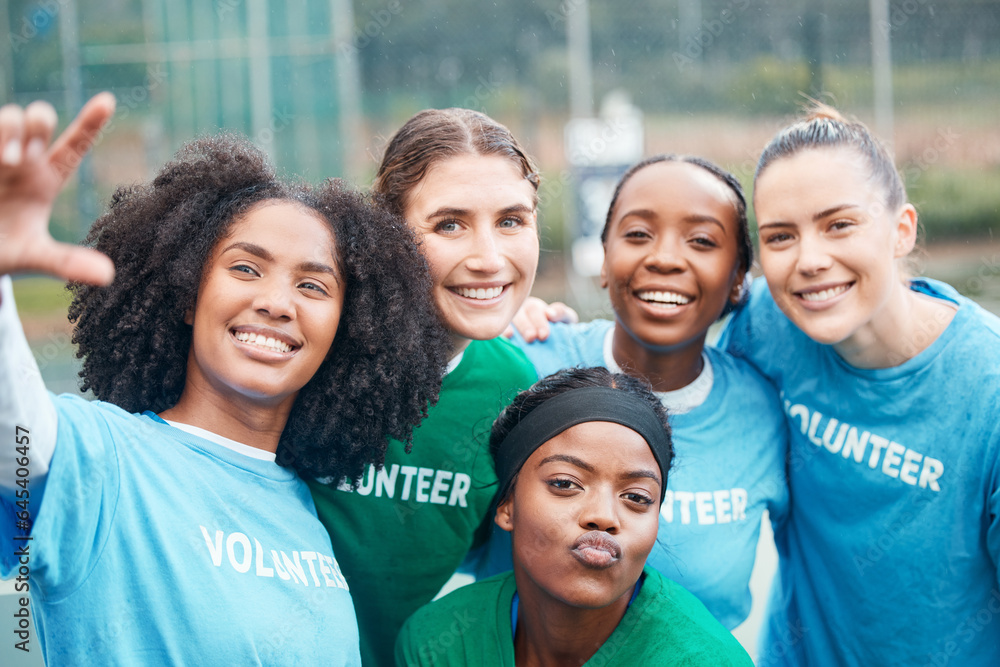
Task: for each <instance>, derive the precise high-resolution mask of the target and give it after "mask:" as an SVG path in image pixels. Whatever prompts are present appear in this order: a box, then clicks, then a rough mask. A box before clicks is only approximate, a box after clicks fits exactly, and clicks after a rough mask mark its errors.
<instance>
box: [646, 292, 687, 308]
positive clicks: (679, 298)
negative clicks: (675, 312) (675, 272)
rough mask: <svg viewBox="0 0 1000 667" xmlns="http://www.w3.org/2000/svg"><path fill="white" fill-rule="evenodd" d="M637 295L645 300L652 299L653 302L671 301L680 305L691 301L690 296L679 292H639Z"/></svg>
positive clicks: (670, 302)
mask: <svg viewBox="0 0 1000 667" xmlns="http://www.w3.org/2000/svg"><path fill="white" fill-rule="evenodd" d="M637 296H638V297H639V298H640V299H642V300H643V301H650V302H653V303H669V304H674V305H678V306H683V305H684V304H687V303H691V299H690V297H686V296H684V295H683V294H677V293H675V292H639V293H638V294H637Z"/></svg>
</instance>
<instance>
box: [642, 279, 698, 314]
mask: <svg viewBox="0 0 1000 667" xmlns="http://www.w3.org/2000/svg"><path fill="white" fill-rule="evenodd" d="M631 292H632V296H633V297H635V299H636V300H638V301H639V302H640V303H641V306H642V308H643V310H644V311H645V312H647V313H649V314H650V315H652V316H653V317H673V316H675V315H678V314H680V313H681V312H684V311H685V310H688V309H689V307H690V306H691V304H692V303H693V302H694V300H695V298H694V296H693V295H691V294H689V293H688V292H686V291H683V290H679V289H677V288H671V287H666V286H648V287H647V286H643V287H638V288H632V290H631Z"/></svg>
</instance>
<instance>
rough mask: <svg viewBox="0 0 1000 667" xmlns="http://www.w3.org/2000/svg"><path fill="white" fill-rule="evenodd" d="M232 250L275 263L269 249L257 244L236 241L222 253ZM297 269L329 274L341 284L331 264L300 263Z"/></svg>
mask: <svg viewBox="0 0 1000 667" xmlns="http://www.w3.org/2000/svg"><path fill="white" fill-rule="evenodd" d="M230 250H243V251H244V252H248V253H250V254H251V255H253V256H255V257H260V258H261V259H262V260H264V261H265V262H273V261H274V255H272V254H271V252H270V251H269V250H268V249H267V248H264V247H263V246H259V245H257V244H256V243H247V242H246V241H236V242H235V243H231V244H229V245H227V246H226V247H225V248H223V249H222V253H226V252H229V251H230ZM222 253H219V254H222ZM296 268H298V270H299V271H304V272H306V273H329V274H330V275H331V276H333V277H334V278H335V279H336V280H337V281H338V282H340V277H339V276H338V275H337V271H336V269H334V268H333V267H332V266H330V265H329V264H324V263H323V262H312V261H307V262H300V263H299V265H298V266H297V267H296Z"/></svg>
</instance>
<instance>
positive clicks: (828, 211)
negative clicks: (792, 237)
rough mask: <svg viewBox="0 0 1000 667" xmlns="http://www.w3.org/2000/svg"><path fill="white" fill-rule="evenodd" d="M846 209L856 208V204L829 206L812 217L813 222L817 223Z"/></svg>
mask: <svg viewBox="0 0 1000 667" xmlns="http://www.w3.org/2000/svg"><path fill="white" fill-rule="evenodd" d="M848 208H857V204H837V205H836V206H831V207H830V208H828V209H826V210H825V211H820V212H819V213H817V214H816V215H814V216H813V222H817V221H819V220H822V219H823V218H825V217H827V216H830V215H833V214H834V213H839V212H840V211H843V210H844V209H848Z"/></svg>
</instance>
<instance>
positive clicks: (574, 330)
mask: <svg viewBox="0 0 1000 667" xmlns="http://www.w3.org/2000/svg"><path fill="white" fill-rule="evenodd" d="M614 326H615V325H614V322H610V321H606V320H595V321H593V322H588V323H585V324H553V325H552V333H551V334H550V336H549V338H548V339H547V340H546V341H544V342H541V343H531V344H526V343H524V340H523V339H522V338H521V337H520V336H517V335H516V336H515V338H514V341H515V342H516V343H517V344H518V345H519V346H520V347H521V349H522V350H524V353H525V354H526V355H527V357H528V358H529V359H530V360H531V362H532V363H533V364H534V365H535V369H536V370H537V371H538V375H539V377H544V376H546V375H549V374H551V373H554V372H555V371H557V370H560V369H562V368H569V367H573V366H604V367H606V366H607V365H608V363H607V360H606V358H605V341H606V338H607V336H609V335H610V333H611V331H612V330H613V328H614ZM705 355H706V357H707V359H708V361H709V363H710V364H711V366H712V373H713V376H714V378H713V384H712V389H711V391H710V393H709V394H708V397H707V398H706V399H705V401H704V403H702V404H701V405H700V406H698V407H696V408H694V409H693V410H691V411H690V412H686V413H683V414H673V415H670V424H671V428H672V429H673V442H674V453H675V458H674V466H673V468H672V469H671V470H670V473H669V474H668V477H667V492H666V497H665V499H664V501H663V504H662V506H661V508H660V526H659V530H658V533H657V538H656V544H655V546H654V547H653V550H652V552H651V553H650V555H649V558H648V560H647V561H646V562H647V564H648V565H651V566H652V567H654V568H656V570H658V571H659V572H660V573H661V574H663V575H664V576H665V577H667V578H668V579H671V580H673V581H676V582H677V583H679V584H681V585H682V586H684V588H686V589H687V590H689V591H691V592H692V593H693V594H694V595H695V596H696V597H697V598H698V599H699V600H701V602H702V603H703V604H704V605H705V606H706V607H707V608H708V610H709V611H710V612H712V615H713V616H715V618H716V619H717V620H718V621H719V622H720V623H722V624H723V625H724V626H726V627H727V628H730V629H732V628H734V627H736V626H737V625H739V624H740V623H742V622H743V621H744V620H745V619H746V617H747V614H749V613H750V606H751V597H750V588H749V582H750V573H751V571H752V570H753V564H754V558H755V557H756V550H757V540H758V537H759V536H760V523H761V518H762V515H763V513H764V510H768V513H769V515H770V517H771V520H772V522H775V523H780V522H782V521H783V520H784V517H785V514H786V511H787V506H788V488H787V484H786V482H785V472H784V462H785V452H786V448H787V438H788V436H787V429H786V426H785V423H784V419H783V417H782V413H781V408H780V405H779V403H778V399H777V395H776V393H775V391H774V388H773V387H772V386H771V385H770V384H769V383H768V382H767V381H766V380H765V379H764V378H763V377H761V375H760V374H759V373H758V372H757V371H756V370H754V368H753V367H752V366H750V365H749V364H747V363H746V362H744V361H742V360H740V359H736V358H734V357H732V356H730V355H729V354H726V353H725V352H722V351H720V350H716V349H714V348H708V347H706V348H705ZM668 412H669V410H668ZM511 566H512V564H511V555H510V539H509V536H508V535H507V533H504V532H503V531H501V530H499V529H496V530H494V534H493V538H491V545H490V553H489V562H488V566H487V567H486V569H485V571H483V572H482V573H483V574H492V573H496V572H500V571H503V570H504V569H510V567H511Z"/></svg>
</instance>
